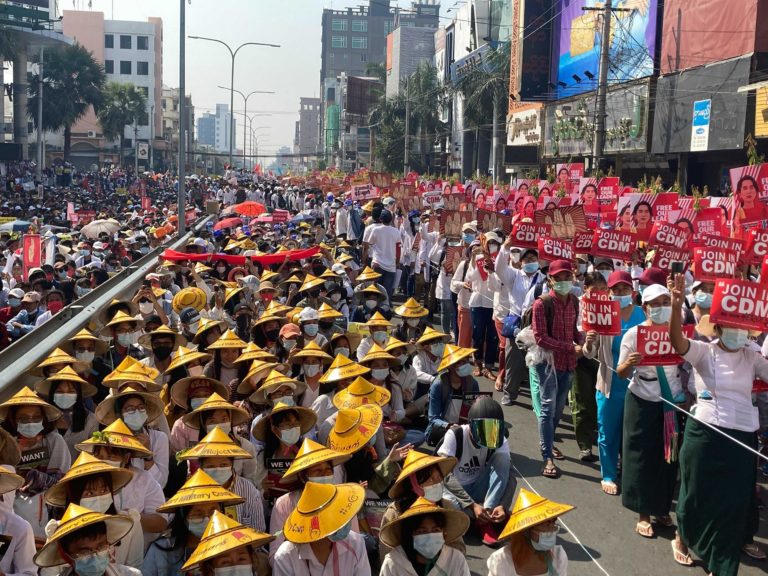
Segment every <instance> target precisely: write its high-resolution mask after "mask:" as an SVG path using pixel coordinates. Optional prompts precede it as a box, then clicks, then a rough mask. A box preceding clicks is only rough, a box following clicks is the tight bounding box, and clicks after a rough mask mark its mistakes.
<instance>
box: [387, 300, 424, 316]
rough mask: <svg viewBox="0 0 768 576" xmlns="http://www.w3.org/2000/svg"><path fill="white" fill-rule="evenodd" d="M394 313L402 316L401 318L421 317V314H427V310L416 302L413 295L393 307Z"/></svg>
mask: <svg viewBox="0 0 768 576" xmlns="http://www.w3.org/2000/svg"><path fill="white" fill-rule="evenodd" d="M395 314H397V315H398V316H402V317H403V318H421V317H422V316H426V315H427V314H429V310H427V309H426V308H424V306H422V305H421V304H419V303H418V302H416V300H415V299H414V298H413V296H411V297H410V298H408V300H406V301H405V304H402V305H400V306H398V307H397V308H395Z"/></svg>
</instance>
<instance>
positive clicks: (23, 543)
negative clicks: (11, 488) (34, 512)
mask: <svg viewBox="0 0 768 576" xmlns="http://www.w3.org/2000/svg"><path fill="white" fill-rule="evenodd" d="M3 468H5V469H6V470H8V469H10V470H9V471H13V468H12V467H11V466H3ZM13 499H14V496H13V492H7V493H6V494H3V495H2V496H0V525H2V533H3V534H7V535H8V536H10V537H11V544H10V547H9V548H8V550H6V551H5V555H3V558H2V560H0V570H2V571H3V573H4V574H5V575H6V576H22V575H23V576H37V571H38V568H37V566H36V565H35V563H34V561H33V560H32V557H33V556H34V555H35V535H34V533H33V532H32V526H30V525H29V522H27V521H26V520H24V519H23V518H22V517H21V516H19V515H18V514H15V513H14V512H13Z"/></svg>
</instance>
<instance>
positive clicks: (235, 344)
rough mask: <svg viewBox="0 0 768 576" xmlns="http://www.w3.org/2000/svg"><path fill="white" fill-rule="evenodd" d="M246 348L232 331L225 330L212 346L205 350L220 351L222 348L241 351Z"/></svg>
mask: <svg viewBox="0 0 768 576" xmlns="http://www.w3.org/2000/svg"><path fill="white" fill-rule="evenodd" d="M245 347H246V343H245V342H243V341H242V340H240V338H239V336H238V335H237V333H236V332H235V331H234V330H227V331H226V332H224V334H222V335H221V336H219V339H218V340H216V342H214V343H213V344H210V345H209V346H208V348H206V350H222V349H224V348H229V349H236V350H242V349H243V348H245Z"/></svg>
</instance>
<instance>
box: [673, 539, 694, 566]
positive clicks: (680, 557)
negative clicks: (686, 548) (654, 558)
mask: <svg viewBox="0 0 768 576" xmlns="http://www.w3.org/2000/svg"><path fill="white" fill-rule="evenodd" d="M670 544H671V545H672V554H673V558H674V559H675V562H677V563H678V564H680V566H693V558H691V553H690V552H685V553H683V552H682V551H681V550H680V549H679V548H678V547H677V539H676V538H675V539H674V540H672V541H671V542H670Z"/></svg>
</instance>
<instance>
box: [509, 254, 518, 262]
mask: <svg viewBox="0 0 768 576" xmlns="http://www.w3.org/2000/svg"><path fill="white" fill-rule="evenodd" d="M509 257H510V259H511V260H512V262H513V263H514V264H517V263H518V262H520V252H512V254H510V255H509Z"/></svg>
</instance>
